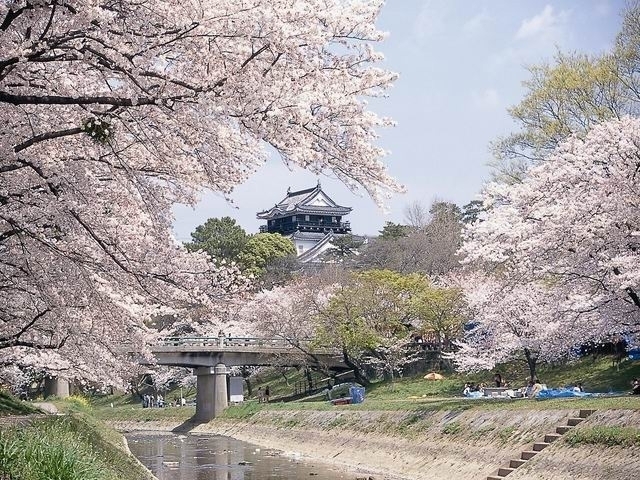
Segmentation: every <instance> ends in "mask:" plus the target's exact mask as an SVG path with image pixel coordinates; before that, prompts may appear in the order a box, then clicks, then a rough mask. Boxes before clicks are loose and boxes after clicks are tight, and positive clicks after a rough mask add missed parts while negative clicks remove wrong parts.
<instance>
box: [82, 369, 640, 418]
mask: <svg viewBox="0 0 640 480" xmlns="http://www.w3.org/2000/svg"><path fill="white" fill-rule="evenodd" d="M499 370H500V372H501V373H502V376H503V378H504V379H505V380H507V381H509V382H511V384H512V385H514V386H517V385H519V384H521V383H524V382H525V380H526V376H527V373H526V368H525V367H524V366H523V365H521V364H516V363H513V364H508V365H502V366H500V368H499ZM539 374H540V378H541V379H542V380H543V381H544V382H545V383H547V385H549V386H550V387H561V386H567V385H572V384H573V383H575V382H577V381H580V382H582V384H583V385H584V387H585V389H586V390H587V391H589V392H611V391H613V392H625V391H628V390H629V386H630V382H631V379H632V378H634V377H640V362H625V363H623V364H622V365H621V366H620V368H619V369H617V368H615V367H613V365H612V363H611V359H610V358H608V357H600V358H597V359H593V358H591V357H589V358H584V359H581V360H579V361H576V362H571V363H566V364H562V365H557V366H552V365H543V366H541V367H540V371H539ZM492 377H493V373H492V372H482V373H477V374H472V375H463V374H449V375H446V378H445V379H444V380H440V381H427V380H425V379H424V378H423V374H420V375H416V376H411V377H405V378H401V379H396V380H395V381H394V382H379V383H374V384H372V385H370V386H368V387H367V390H366V397H365V402H364V403H363V404H359V405H347V406H342V407H334V406H332V405H330V404H329V403H328V402H327V401H326V397H325V396H323V395H319V396H316V397H314V398H310V399H306V400H304V401H296V402H287V403H282V402H280V401H279V400H278V396H285V395H287V394H290V393H291V389H292V387H291V385H293V383H295V382H298V381H301V380H302V371H296V370H292V371H290V372H288V373H287V374H286V377H285V376H283V375H282V374H281V373H279V372H276V371H269V370H266V371H264V372H262V373H261V374H260V375H259V376H258V377H257V378H254V379H252V382H253V383H254V385H255V386H254V391H257V386H260V385H262V386H265V385H269V386H270V389H271V391H272V392H273V395H272V399H273V401H272V402H271V403H269V404H258V403H257V402H256V401H255V400H252V399H251V400H249V401H246V402H245V403H243V404H242V405H238V406H231V407H229V408H228V409H227V410H226V411H225V412H224V415H223V417H224V418H227V419H244V418H249V417H252V416H254V415H255V414H256V413H258V412H260V411H270V410H300V411H314V410H315V411H327V410H338V409H344V410H356V411H376V410H384V411H394V410H397V411H409V412H422V411H432V410H433V411H443V410H451V411H462V410H469V409H479V410H500V409H503V410H522V409H530V410H544V409H574V408H578V409H579V408H590V409H629V410H640V397H632V396H625V395H623V394H621V395H619V396H615V397H604V398H560V399H550V400H530V399H521V400H503V399H478V400H469V399H466V398H462V397H461V392H462V389H463V387H464V384H465V383H467V382H472V383H481V382H484V383H487V384H490V382H491V380H492ZM92 403H93V405H94V414H95V415H96V416H98V417H99V418H101V419H103V420H107V421H111V420H122V421H140V422H145V421H178V422H183V421H185V420H188V419H189V418H190V417H191V416H192V415H193V414H194V412H195V408H194V407H167V408H145V409H143V408H142V407H141V405H140V404H139V402H138V401H134V400H133V399H132V398H131V397H128V396H125V395H118V396H110V397H104V398H101V399H95V400H94V401H93V402H92ZM111 405H113V406H111Z"/></svg>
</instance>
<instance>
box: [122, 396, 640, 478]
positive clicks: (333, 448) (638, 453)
mask: <svg viewBox="0 0 640 480" xmlns="http://www.w3.org/2000/svg"><path fill="white" fill-rule="evenodd" d="M575 415H576V411H575V410H487V411H483V410H477V409H473V410H466V411H419V412H398V411H389V412H385V411H360V410H353V409H348V408H345V409H337V410H335V411H295V410H264V411H261V412H259V413H257V414H256V415H254V416H252V417H250V418H248V419H244V420H234V421H231V420H220V419H217V420H214V421H212V422H210V423H208V424H201V425H194V426H192V427H189V428H188V429H189V430H190V431H191V432H193V433H210V434H220V435H227V436H231V437H234V438H237V439H240V440H244V441H247V442H251V443H254V444H258V445H261V446H265V447H270V448H275V449H279V450H282V451H285V452H297V453H299V454H301V455H303V456H306V457H308V458H310V459H314V460H323V461H325V462H328V463H332V464H338V465H341V466H344V467H346V468H349V469H352V470H353V469H354V468H355V469H357V470H361V471H363V472H369V473H371V474H373V475H374V476H375V475H382V476H384V477H385V478H394V477H395V478H406V479H428V480H451V479H455V478H465V479H483V480H484V479H486V477H487V476H488V475H492V474H495V473H496V471H497V469H498V467H500V466H504V465H508V464H509V461H510V460H511V459H516V458H520V453H521V452H522V451H524V450H530V449H531V446H532V444H533V442H536V441H540V440H541V439H542V438H544V436H545V434H548V433H551V432H554V431H555V428H556V426H558V425H564V424H566V421H567V419H569V418H571V417H573V416H575ZM112 425H113V426H114V427H116V428H118V429H120V430H171V429H172V428H174V427H176V426H177V425H176V424H172V423H171V422H112ZM594 425H622V426H632V427H635V428H637V427H638V425H640V412H636V411H633V410H609V411H605V412H596V414H594V415H593V416H592V417H591V418H589V419H588V421H586V422H584V424H582V425H580V426H579V427H576V428H589V426H594ZM596 451H597V455H595V456H594V455H593V453H594V452H596ZM638 472H640V448H638V447H637V446H635V447H625V448H622V447H607V446H603V445H598V446H596V447H592V446H585V445H580V446H576V447H571V446H569V445H568V444H567V443H566V442H563V441H562V440H560V441H557V442H554V443H553V444H552V445H551V446H549V448H546V449H545V450H544V452H542V453H541V454H539V455H537V456H536V457H535V458H533V459H532V460H530V461H529V462H527V464H526V465H524V466H523V467H522V468H520V469H518V470H516V471H514V472H512V473H511V475H509V479H510V480H525V479H536V480H540V479H547V478H548V479H551V478H553V480H565V479H566V480H569V479H572V480H573V479H578V478H579V479H585V480H589V479H593V480H596V479H597V480H621V479H631V478H636V475H637V473H638ZM632 473H633V475H632Z"/></svg>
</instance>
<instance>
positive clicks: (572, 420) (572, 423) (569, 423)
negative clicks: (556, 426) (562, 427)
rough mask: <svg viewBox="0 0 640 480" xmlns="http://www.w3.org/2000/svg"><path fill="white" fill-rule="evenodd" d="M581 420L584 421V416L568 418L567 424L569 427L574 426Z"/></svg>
mask: <svg viewBox="0 0 640 480" xmlns="http://www.w3.org/2000/svg"><path fill="white" fill-rule="evenodd" d="M582 422H584V418H570V419H569V420H567V425H569V426H570V427H575V426H576V425H579V424H581V423H582Z"/></svg>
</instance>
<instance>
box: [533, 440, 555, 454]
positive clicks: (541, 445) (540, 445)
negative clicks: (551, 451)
mask: <svg viewBox="0 0 640 480" xmlns="http://www.w3.org/2000/svg"><path fill="white" fill-rule="evenodd" d="M549 445H551V444H550V443H547V442H536V443H534V444H533V451H534V452H541V451H542V450H544V449H545V448H547V447H548V446H549Z"/></svg>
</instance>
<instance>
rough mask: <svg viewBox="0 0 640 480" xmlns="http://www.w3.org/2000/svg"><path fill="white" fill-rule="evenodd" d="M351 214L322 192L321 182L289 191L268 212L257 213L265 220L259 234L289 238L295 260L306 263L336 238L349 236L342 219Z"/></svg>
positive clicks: (349, 230)
mask: <svg viewBox="0 0 640 480" xmlns="http://www.w3.org/2000/svg"><path fill="white" fill-rule="evenodd" d="M349 212H351V207H343V206H341V205H338V204H337V203H336V202H334V201H333V200H331V198H330V197H329V196H328V195H327V194H326V193H324V192H323V191H322V187H321V185H320V182H318V185H317V186H315V187H314V188H307V189H306V190H298V191H296V192H292V191H291V189H288V190H287V196H286V197H284V198H283V199H282V200H281V201H280V202H279V203H277V204H276V205H275V206H274V207H272V208H270V209H269V210H265V211H263V212H258V214H257V218H259V219H262V220H266V221H267V224H266V225H261V226H260V232H268V233H279V234H280V235H284V236H286V237H289V238H291V240H292V241H293V243H294V244H295V246H296V251H297V253H298V259H299V260H300V261H301V262H309V261H312V260H313V259H315V258H316V257H317V256H318V255H320V254H321V253H322V252H324V251H325V250H327V249H329V248H330V247H331V240H333V239H334V238H335V237H336V236H338V235H347V234H350V233H351V225H350V224H349V222H343V221H342V217H343V216H345V215H347V214H349Z"/></svg>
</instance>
